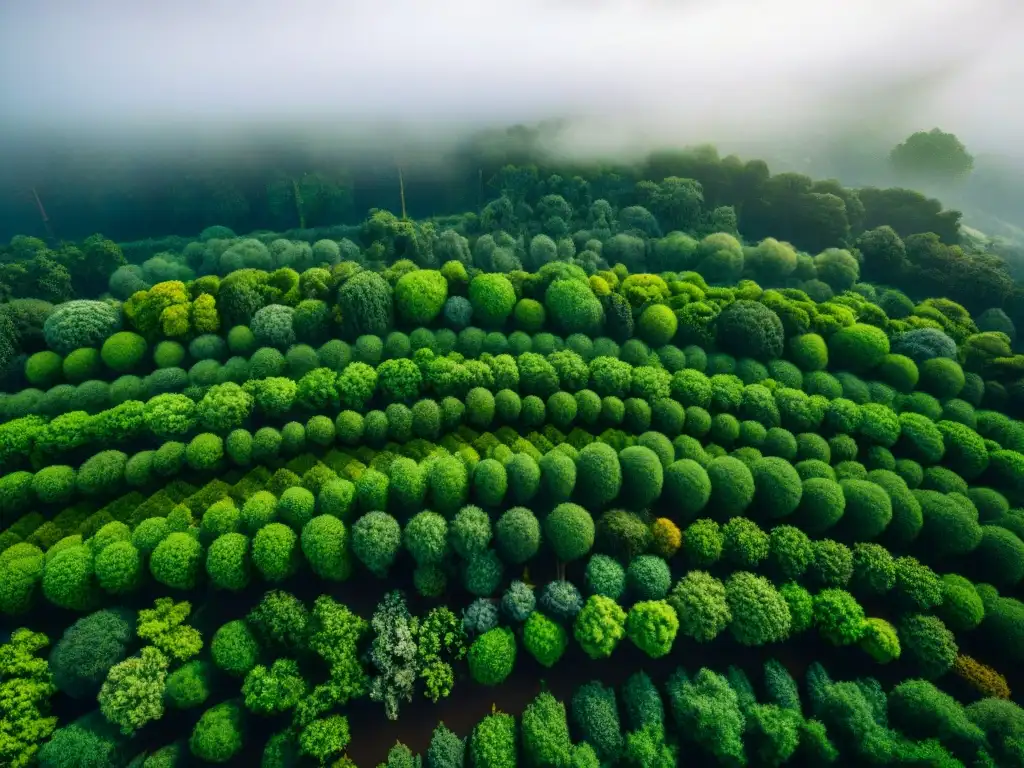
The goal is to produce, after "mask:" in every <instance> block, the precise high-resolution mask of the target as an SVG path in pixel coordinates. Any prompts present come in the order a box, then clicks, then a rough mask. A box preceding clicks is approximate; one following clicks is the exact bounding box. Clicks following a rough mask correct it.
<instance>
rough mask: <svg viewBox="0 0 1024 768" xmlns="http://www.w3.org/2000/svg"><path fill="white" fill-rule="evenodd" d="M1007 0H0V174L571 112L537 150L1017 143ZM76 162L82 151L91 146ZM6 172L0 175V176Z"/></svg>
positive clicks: (1016, 46)
mask: <svg viewBox="0 0 1024 768" xmlns="http://www.w3.org/2000/svg"><path fill="white" fill-rule="evenodd" d="M1022 10H1024V8H1022V7H1021V6H1020V4H1019V3H1016V2H1014V0H943V1H942V2H940V3H936V2H934V0H899V1H898V2H893V0H857V2H849V3H846V2H844V3H839V2H834V3H823V2H821V0H774V1H773V2H764V1H763V0H676V1H675V2H668V1H664V2H638V1H637V0H604V1H603V2H602V1H598V2H583V0H548V1H547V2H543V1H542V0H516V1H515V2H506V1H504V0H479V1H477V2H463V1H460V0H435V2H431V3H422V2H416V1H415V0H391V1H390V2H387V3H358V2H348V1H345V0H340V1H339V0H293V1H292V2H290V3H287V4H285V3H281V2H277V1H275V0H255V1H247V2H243V1H242V0H179V2H175V3H170V4H156V3H138V2H135V1H130V0H93V1H92V2H85V3H76V2H73V0H37V1H36V2H33V3H18V2H8V3H4V4H3V5H2V7H0V139H2V141H0V157H2V158H3V159H4V161H5V164H4V165H3V166H0V174H4V173H5V172H8V171H9V170H10V168H12V167H13V166H21V167H24V166H26V164H27V165H29V166H30V165H31V164H32V162H33V160H41V159H44V158H47V157H50V158H51V162H52V158H53V157H54V156H56V155H54V153H61V156H62V157H77V158H78V161H79V162H82V160H81V158H82V157H83V156H89V157H94V158H95V159H96V162H97V163H100V162H103V161H104V160H103V159H108V160H109V159H110V158H111V157H113V156H119V157H120V158H121V161H122V162H124V160H125V157H126V156H128V155H129V154H131V153H138V154H139V155H141V156H144V157H146V158H147V159H148V160H152V159H154V158H155V157H160V156H162V157H165V158H168V159H173V158H174V157H175V156H176V155H178V154H180V155H181V156H182V157H185V155H186V153H187V154H190V155H193V156H194V155H195V153H197V152H198V153H200V154H208V155H209V156H222V157H226V156H231V155H240V153H242V152H243V151H245V150H247V148H251V147H253V146H257V145H258V144H259V142H262V141H264V140H268V139H273V140H275V141H282V142H284V143H285V144H287V145H289V146H293V147H296V148H308V149H310V150H317V149H332V150H333V149H336V148H338V147H339V146H343V147H347V148H349V150H350V151H352V152H354V153H355V154H357V155H364V154H366V153H372V152H373V151H374V150H379V151H382V152H385V153H388V152H392V153H393V152H396V151H404V152H405V153H407V154H408V153H426V154H428V155H435V156H436V155H437V154H438V153H439V151H440V150H442V149H443V148H444V147H445V146H446V145H447V144H448V143H449V142H451V141H453V140H455V139H457V138H460V137H463V136H465V135H466V134H467V133H469V132H470V131H473V130H476V129H479V128H483V127H489V126H491V127H496V126H503V125H507V124H510V123H529V122H533V121H537V120H543V119H551V118H569V119H570V120H571V128H570V129H569V130H567V131H565V132H563V134H562V136H563V139H564V141H562V142H561V146H560V147H559V149H561V150H564V151H567V152H570V153H572V154H574V155H584V156H586V155H590V154H593V153H601V154H608V153H611V154H617V155H621V156H628V155H634V154H636V153H639V152H642V151H645V150H647V149H650V148H652V147H655V146H663V145H666V144H671V145H685V144H690V143H697V142H708V141H710V142H714V143H716V144H718V145H720V146H723V147H730V146H736V147H739V148H749V149H750V151H751V152H756V151H757V148H758V147H763V148H765V150H768V149H770V148H771V147H773V146H775V145H780V144H781V145H786V146H799V145H800V143H801V142H803V141H805V140H808V139H809V138H813V137H820V136H823V135H826V134H834V133H837V132H839V133H841V132H844V131H846V130H847V129H855V130H856V131H858V132H863V131H865V130H870V131H872V132H874V133H876V134H879V135H881V136H884V137H890V136H891V137H894V138H895V139H898V138H899V137H901V136H904V135H906V134H907V133H909V132H910V131H913V130H918V129H928V128H931V127H933V126H941V127H942V128H943V129H944V130H949V131H953V132H955V133H957V134H958V135H960V137H961V138H962V139H963V140H964V142H965V143H966V144H967V145H968V147H969V148H970V149H971V150H972V151H975V152H994V153H1019V150H1018V148H1017V143H1018V142H1019V136H1020V135H1021V134H1022V133H1024V110H1021V109H1019V107H1015V104H1019V99H1018V98H1014V95H1013V94H1014V93H1015V91H1019V87H1020V85H1021V83H1022V82H1024V63H1022V60H1024V57H1021V56H1020V55H1019V53H1016V52H1015V51H1020V50H1024V15H1022ZM96 153H98V154H96ZM5 168H6V169H8V170H5Z"/></svg>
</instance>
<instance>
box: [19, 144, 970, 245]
mask: <svg viewBox="0 0 1024 768" xmlns="http://www.w3.org/2000/svg"><path fill="white" fill-rule="evenodd" d="M558 129H559V128H558V125H557V124H555V125H541V126H538V127H535V128H526V127H522V126H517V127H513V128H510V129H507V130H502V131H490V132H481V133H479V134H477V135H475V136H473V137H472V138H470V139H468V140H467V141H466V142H464V143H462V144H461V145H459V146H458V147H456V148H454V149H452V150H451V151H449V152H448V153H447V155H446V156H444V157H442V158H437V157H433V158H430V159H429V160H428V159H425V158H422V157H413V158H411V159H402V160H401V161H400V162H399V160H398V159H396V158H394V157H383V156H381V155H377V156H376V157H374V158H371V159H369V160H367V159H363V158H361V159H360V160H358V161H353V160H351V159H345V158H343V157H341V156H339V155H332V156H328V155H323V154H319V155H316V156H313V155H297V154H296V153H295V152H294V150H288V151H285V150H270V149H268V150H267V151H261V152H252V153H250V154H249V155H248V156H247V157H246V159H245V161H244V162H239V161H238V160H237V158H235V159H233V160H232V161H231V162H230V163H226V162H223V161H222V162H219V163H218V162H216V161H214V160H212V159H210V158H199V159H196V160H194V161H192V162H175V163H173V164H170V163H164V164H162V165H161V164H158V163H154V162H149V163H145V162H143V161H139V162H135V161H134V160H131V159H124V160H122V161H121V166H122V167H119V168H105V167H100V168H93V169H90V170H89V171H85V170H83V168H85V167H87V166H88V163H87V162H84V161H79V162H77V163H76V162H75V159H73V158H67V159H66V162H60V163H57V162H54V163H53V165H52V167H51V168H50V169H49V170H48V171H46V172H43V173H40V172H35V173H33V174H31V175H25V174H22V175H21V177H20V178H19V180H18V182H17V184H16V185H15V186H11V187H9V188H7V189H0V238H2V239H3V240H5V241H6V240H9V239H10V237H12V236H14V235H16V234H27V235H34V236H38V237H50V238H52V239H62V240H81V239H84V238H85V237H87V236H88V235H90V234H92V233H94V232H97V231H99V232H103V233H104V235H105V236H106V237H109V238H111V239H113V240H115V241H119V242H127V241H133V240H142V239H147V238H153V237H159V236H166V235H180V236H195V235H196V234H197V233H198V232H200V231H201V230H202V229H204V228H205V227H208V226H212V225H218V224H219V225H224V226H228V227H231V228H232V229H233V230H235V231H236V232H251V231H256V230H273V231H285V230H289V229H295V228H311V227H320V226H325V225H333V224H341V223H347V224H358V223H360V222H361V221H363V220H364V219H365V217H366V213H367V211H368V210H369V209H371V208H382V209H387V210H391V211H395V212H396V213H398V212H400V211H402V210H403V208H404V211H405V212H406V213H407V214H408V216H409V217H411V218H416V219H422V218H428V217H432V216H439V215H448V214H456V213H463V212H465V211H477V212H479V211H481V210H482V208H483V207H484V205H486V203H487V202H489V201H491V200H494V199H496V198H498V197H499V196H501V195H502V194H503V193H505V194H508V182H509V180H508V179H507V178H506V177H503V176H502V175H501V169H502V168H503V167H505V166H507V165H509V164H512V165H516V166H523V167H528V166H534V167H536V169H537V172H536V175H535V178H536V180H538V181H543V180H546V179H547V178H548V177H550V176H551V175H553V174H554V175H558V176H562V177H563V178H565V179H566V180H567V182H571V183H572V184H575V186H576V187H577V188H578V190H579V193H580V195H586V196H589V197H590V199H600V198H603V199H607V200H609V201H610V202H611V203H612V204H613V205H615V204H618V203H619V202H622V201H621V200H620V199H618V198H622V197H623V195H626V194H628V191H627V190H629V189H631V186H632V184H633V183H635V182H636V181H638V180H642V179H648V180H653V181H661V180H662V179H664V178H666V177H669V176H678V177H682V178H690V179H695V180H696V181H698V182H700V184H701V187H702V189H703V198H704V205H706V206H708V207H710V208H714V207H716V206H720V205H723V206H724V205H729V206H732V207H734V208H735V209H736V212H737V214H738V216H739V217H740V220H741V230H742V233H743V234H744V235H745V236H747V237H749V238H761V237H764V236H767V235H772V236H774V237H779V238H780V239H782V238H789V239H790V240H791V241H793V242H794V244H795V245H798V246H800V247H802V248H805V249H807V250H812V251H813V250H820V249H821V248H822V247H824V243H825V242H827V244H828V245H834V244H835V243H836V242H837V241H842V240H843V239H844V238H845V237H856V235H857V234H858V233H859V232H860V231H863V230H864V229H870V228H873V227H875V226H877V225H878V224H880V223H886V224H890V225H891V226H893V228H894V229H896V230H897V231H898V232H900V234H904V235H907V234H912V233H917V232H926V231H932V232H935V233H936V234H938V235H939V236H940V237H941V238H942V239H943V241H944V242H947V243H950V244H953V243H956V242H957V240H958V227H959V220H960V216H959V214H958V213H957V212H955V211H942V207H941V204H940V203H938V201H935V200H929V199H927V198H926V196H924V195H920V194H914V193H910V192H906V191H894V190H885V191H871V192H864V191H862V192H861V193H860V194H857V193H856V192H854V191H853V190H851V189H848V188H845V187H843V186H842V185H841V184H840V183H839V182H836V181H813V180H812V179H811V178H810V177H808V176H804V175H800V174H790V173H783V174H776V175H774V176H772V175H771V174H770V171H769V168H768V165H767V164H766V163H765V162H762V161H759V160H749V161H744V160H741V159H740V158H738V157H735V156H732V155H730V156H727V157H721V156H720V155H719V153H718V152H717V150H715V149H714V148H713V147H700V148H696V149H692V150H674V151H663V152H655V153H652V154H650V155H649V156H648V157H647V158H646V159H645V160H643V161H642V162H639V163H635V164H633V165H623V164H603V163H599V162H592V163H586V164H581V163H566V162H564V161H562V160H559V159H558V158H555V157H553V156H551V155H550V154H549V152H548V151H547V150H546V149H545V148H546V147H549V146H552V145H553V143H554V142H553V141H550V139H551V138H552V136H553V135H555V134H557V131H558ZM576 179H579V181H578V182H577V181H576ZM522 183H523V184H525V186H524V187H523V189H522V190H521V192H522V195H523V196H524V197H529V196H530V194H531V187H530V180H529V179H524V180H523V182H522ZM584 186H585V187H586V189H584ZM534 187H535V188H539V186H538V185H536V184H535V185H534ZM37 195H38V200H37ZM797 198H799V199H800V202H801V204H800V205H796V206H794V205H793V203H794V202H795V201H796V200H797ZM570 202H571V203H574V204H577V203H581V202H584V201H583V200H582V199H580V200H577V201H573V200H570ZM783 208H785V209H786V212H785V213H780V210H781V209H783ZM44 212H45V213H44ZM44 217H45V220H44ZM815 228H817V229H818V230H819V231H818V233H817V234H812V235H810V236H809V237H808V238H807V239H806V240H804V239H803V236H802V234H801V233H803V232H805V231H807V230H809V229H815ZM802 240H803V241H802Z"/></svg>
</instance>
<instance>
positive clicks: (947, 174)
mask: <svg viewBox="0 0 1024 768" xmlns="http://www.w3.org/2000/svg"><path fill="white" fill-rule="evenodd" d="M889 163H890V164H891V165H892V168H893V170H895V171H896V172H897V173H898V174H900V175H902V176H906V177H908V178H913V179H916V180H925V181H936V182H943V181H955V180H958V179H963V178H964V177H966V176H967V175H969V174H970V172H971V171H972V170H973V168H974V157H972V156H971V154H970V153H969V152H968V151H967V148H966V147H965V146H964V145H963V143H962V142H961V141H960V139H958V138H957V137H956V135H955V134H952V133H945V132H944V131H942V130H940V129H939V128H932V129H931V130H930V131H917V132H916V133H913V134H911V135H910V136H909V137H908V138H907V140H906V141H904V142H903V143H901V144H897V145H896V146H895V147H893V149H892V151H891V152H890V153H889Z"/></svg>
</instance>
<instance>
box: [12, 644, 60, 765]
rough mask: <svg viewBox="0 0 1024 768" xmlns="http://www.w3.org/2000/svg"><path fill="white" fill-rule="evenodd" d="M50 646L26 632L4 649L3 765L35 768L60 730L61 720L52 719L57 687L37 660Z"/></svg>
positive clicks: (42, 662)
mask: <svg viewBox="0 0 1024 768" xmlns="http://www.w3.org/2000/svg"><path fill="white" fill-rule="evenodd" d="M49 642H50V641H49V640H48V639H47V637H46V635H44V634H42V633H40V632H32V631H31V630H28V629H24V628H22V629H16V630H15V631H14V632H13V633H12V634H11V639H10V640H9V641H8V642H6V643H4V644H3V646H0V723H2V737H0V763H3V764H4V765H7V766H10V767H11V768H27V767H28V766H30V765H32V764H33V760H34V757H35V755H36V753H37V752H38V751H39V748H40V746H42V744H43V742H45V741H46V740H47V739H48V738H49V737H50V734H52V733H53V731H54V729H55V728H56V727H57V718H56V717H51V716H50V697H52V696H53V694H54V693H56V692H57V687H56V686H55V685H54V684H53V678H52V676H51V675H50V668H49V665H48V664H47V662H46V660H45V659H41V658H38V657H37V656H36V654H38V653H39V652H40V651H41V650H43V649H44V648H45V647H46V646H47V645H48V644H49Z"/></svg>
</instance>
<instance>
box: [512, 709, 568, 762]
mask: <svg viewBox="0 0 1024 768" xmlns="http://www.w3.org/2000/svg"><path fill="white" fill-rule="evenodd" d="M522 735H523V750H524V751H525V752H526V757H527V760H528V761H529V762H530V764H531V765H536V766H560V765H569V755H570V752H571V751H572V741H571V740H570V738H569V721H568V719H567V717H566V713H565V704H563V703H562V702H560V701H558V699H556V698H555V697H554V696H552V695H551V694H550V693H547V692H544V693H541V694H540V695H539V696H537V698H536V699H534V700H533V701H532V702H530V703H529V704H528V705H527V706H526V709H525V710H524V711H523V717H522Z"/></svg>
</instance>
